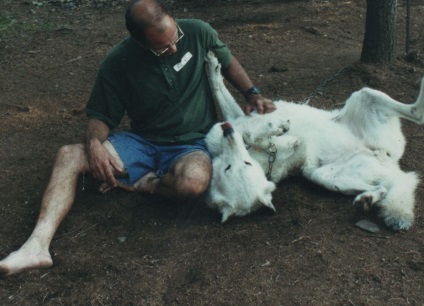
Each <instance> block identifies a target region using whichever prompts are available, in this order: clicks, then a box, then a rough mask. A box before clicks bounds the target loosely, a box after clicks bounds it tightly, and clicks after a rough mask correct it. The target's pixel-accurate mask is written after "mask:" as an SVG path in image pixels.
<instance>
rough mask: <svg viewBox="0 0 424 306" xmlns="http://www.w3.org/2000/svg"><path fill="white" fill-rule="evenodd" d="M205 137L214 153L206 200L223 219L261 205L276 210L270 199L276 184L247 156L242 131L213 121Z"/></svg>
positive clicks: (225, 219) (245, 213) (248, 211)
mask: <svg viewBox="0 0 424 306" xmlns="http://www.w3.org/2000/svg"><path fill="white" fill-rule="evenodd" d="M281 132H282V131H281ZM205 141H206V143H207V146H208V149H209V151H210V153H211V155H212V157H213V175H212V180H211V185H210V190H211V191H212V192H209V193H208V195H207V198H206V201H207V202H208V203H209V204H210V205H211V206H216V207H218V208H219V210H220V211H221V213H222V222H226V221H227V220H228V218H229V217H230V216H233V215H235V216H244V215H247V214H248V213H250V212H251V211H254V210H256V209H257V208H258V207H260V206H261V205H265V206H267V207H269V208H271V209H272V210H273V211H275V208H274V206H273V205H272V202H271V199H272V195H271V193H272V192H273V191H274V190H275V184H274V183H273V182H270V181H268V180H267V179H266V178H265V175H264V173H263V170H262V168H261V166H260V165H259V164H258V162H257V161H256V160H254V159H253V158H251V157H250V155H249V153H248V152H247V150H246V148H245V145H244V142H243V139H242V137H241V135H240V134H239V133H238V132H236V131H234V129H233V127H232V126H231V124H230V123H228V122H226V123H223V124H216V125H215V126H214V127H213V128H212V130H211V132H210V133H208V135H207V136H206V139H205Z"/></svg>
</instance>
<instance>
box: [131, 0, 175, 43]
mask: <svg viewBox="0 0 424 306" xmlns="http://www.w3.org/2000/svg"><path fill="white" fill-rule="evenodd" d="M169 17H172V12H171V10H170V8H169V7H168V6H167V5H166V4H165V2H164V1H161V0H134V1H132V2H131V3H130V5H129V6H128V8H127V11H126V13H125V25H126V27H127V30H128V32H129V33H130V34H131V36H132V37H133V38H134V39H135V40H137V41H138V42H140V43H142V44H145V43H146V36H145V34H146V30H147V29H149V28H155V30H156V31H158V32H161V31H164V29H165V25H164V21H165V20H166V19H169Z"/></svg>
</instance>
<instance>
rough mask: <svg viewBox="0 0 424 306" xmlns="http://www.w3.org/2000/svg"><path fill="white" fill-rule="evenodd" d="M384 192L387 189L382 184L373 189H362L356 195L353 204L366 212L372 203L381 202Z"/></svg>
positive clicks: (377, 203)
mask: <svg viewBox="0 0 424 306" xmlns="http://www.w3.org/2000/svg"><path fill="white" fill-rule="evenodd" d="M386 193H387V190H386V188H384V187H383V186H378V187H376V188H375V189H374V190H368V191H364V192H363V193H361V194H358V195H357V196H356V198H355V200H354V201H353V205H354V206H356V207H357V208H358V209H360V210H362V211H364V212H365V213H367V212H369V211H370V210H371V208H372V207H373V206H374V205H379V204H380V203H381V200H382V199H383V198H384V197H385V195H386Z"/></svg>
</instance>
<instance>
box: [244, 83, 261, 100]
mask: <svg viewBox="0 0 424 306" xmlns="http://www.w3.org/2000/svg"><path fill="white" fill-rule="evenodd" d="M260 93H261V90H260V89H259V87H256V86H253V87H250V88H249V89H248V90H246V91H245V92H244V94H243V95H244V97H245V98H246V99H247V98H248V97H249V96H250V95H259V94H260Z"/></svg>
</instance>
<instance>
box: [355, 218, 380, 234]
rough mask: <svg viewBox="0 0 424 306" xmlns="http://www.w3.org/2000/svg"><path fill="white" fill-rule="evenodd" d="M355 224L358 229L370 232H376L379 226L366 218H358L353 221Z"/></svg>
mask: <svg viewBox="0 0 424 306" xmlns="http://www.w3.org/2000/svg"><path fill="white" fill-rule="evenodd" d="M355 225H356V226H357V227H359V228H360V229H363V230H365V231H367V232H371V233H376V232H378V231H379V230H380V228H379V227H378V225H377V224H375V223H373V222H371V221H368V220H360V221H358V222H356V223H355Z"/></svg>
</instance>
